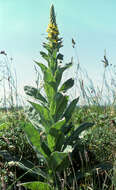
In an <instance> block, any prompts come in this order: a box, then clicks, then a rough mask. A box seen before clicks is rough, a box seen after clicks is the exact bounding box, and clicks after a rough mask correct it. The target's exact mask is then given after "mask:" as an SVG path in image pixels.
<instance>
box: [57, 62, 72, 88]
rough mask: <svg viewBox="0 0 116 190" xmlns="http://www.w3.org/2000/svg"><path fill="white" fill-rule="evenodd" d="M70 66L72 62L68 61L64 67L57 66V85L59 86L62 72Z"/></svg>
mask: <svg viewBox="0 0 116 190" xmlns="http://www.w3.org/2000/svg"><path fill="white" fill-rule="evenodd" d="M71 66H72V63H68V64H66V65H65V66H64V67H58V69H57V71H56V73H55V80H56V82H57V87H58V86H59V84H60V82H61V79H62V75H63V72H64V71H65V70H66V69H68V68H69V67H71Z"/></svg>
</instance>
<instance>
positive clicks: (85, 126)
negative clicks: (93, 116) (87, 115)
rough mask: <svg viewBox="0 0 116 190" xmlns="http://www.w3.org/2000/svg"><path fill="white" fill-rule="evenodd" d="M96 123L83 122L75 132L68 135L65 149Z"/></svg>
mask: <svg viewBox="0 0 116 190" xmlns="http://www.w3.org/2000/svg"><path fill="white" fill-rule="evenodd" d="M93 125H94V124H93V123H83V124H81V125H80V126H79V127H78V128H77V129H76V130H75V131H73V133H72V134H71V135H70V136H69V137H67V139H66V142H65V144H64V147H63V150H64V149H65V148H66V146H67V145H73V144H74V143H73V142H74V141H76V140H78V138H79V135H80V134H81V133H82V132H83V131H84V130H87V129H88V128H90V127H92V126H93Z"/></svg>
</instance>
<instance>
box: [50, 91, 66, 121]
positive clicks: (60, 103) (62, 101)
mask: <svg viewBox="0 0 116 190" xmlns="http://www.w3.org/2000/svg"><path fill="white" fill-rule="evenodd" d="M68 98H69V97H68V96H64V95H62V94H61V93H57V94H56V96H55V102H56V111H55V114H54V120H55V122H56V121H58V120H60V119H62V116H63V114H64V111H65V110H66V107H67V103H68Z"/></svg>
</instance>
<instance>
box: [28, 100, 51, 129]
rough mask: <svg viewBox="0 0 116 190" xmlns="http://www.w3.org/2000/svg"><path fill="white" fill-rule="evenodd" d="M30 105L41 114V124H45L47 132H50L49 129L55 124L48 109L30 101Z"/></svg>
mask: <svg viewBox="0 0 116 190" xmlns="http://www.w3.org/2000/svg"><path fill="white" fill-rule="evenodd" d="M29 103H30V104H31V105H32V106H33V107H34V108H35V110H36V111H37V112H38V113H39V115H40V118H41V123H42V124H43V126H44V127H46V130H48V129H49V127H50V126H51V125H52V124H53V120H52V117H51V115H50V112H49V110H48V109H47V107H45V106H41V105H40V104H36V103H34V102H31V101H29Z"/></svg>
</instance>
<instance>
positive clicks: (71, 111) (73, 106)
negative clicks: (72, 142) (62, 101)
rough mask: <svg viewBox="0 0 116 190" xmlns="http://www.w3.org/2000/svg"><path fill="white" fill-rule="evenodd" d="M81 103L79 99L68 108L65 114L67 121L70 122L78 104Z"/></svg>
mask: <svg viewBox="0 0 116 190" xmlns="http://www.w3.org/2000/svg"><path fill="white" fill-rule="evenodd" d="M78 101H79V97H78V98H76V99H74V100H73V101H72V102H71V103H70V104H69V106H68V108H67V109H66V111H65V113H64V117H65V118H66V121H69V120H70V119H71V117H72V114H73V112H74V110H75V107H76V104H77V102H78Z"/></svg>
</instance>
